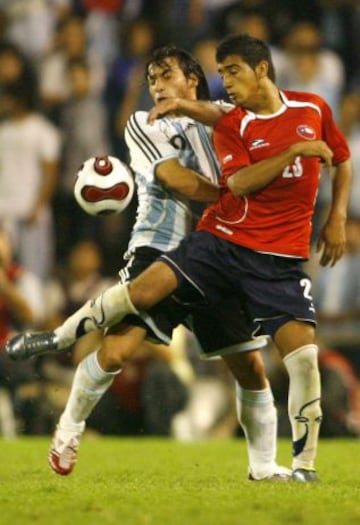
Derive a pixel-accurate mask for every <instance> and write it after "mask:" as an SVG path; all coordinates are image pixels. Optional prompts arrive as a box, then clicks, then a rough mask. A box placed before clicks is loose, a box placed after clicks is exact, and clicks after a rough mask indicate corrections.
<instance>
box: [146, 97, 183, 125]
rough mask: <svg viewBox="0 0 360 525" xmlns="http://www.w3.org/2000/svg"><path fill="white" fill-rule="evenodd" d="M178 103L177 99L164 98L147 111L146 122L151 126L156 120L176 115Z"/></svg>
mask: <svg viewBox="0 0 360 525" xmlns="http://www.w3.org/2000/svg"><path fill="white" fill-rule="evenodd" d="M178 110H179V103H178V99H177V98H166V99H164V100H161V101H160V102H158V103H157V104H155V106H154V107H153V108H152V109H151V110H150V111H149V115H148V118H147V121H148V123H149V124H153V123H154V121H155V120H156V119H159V118H162V117H164V116H165V115H169V114H172V115H176V114H178Z"/></svg>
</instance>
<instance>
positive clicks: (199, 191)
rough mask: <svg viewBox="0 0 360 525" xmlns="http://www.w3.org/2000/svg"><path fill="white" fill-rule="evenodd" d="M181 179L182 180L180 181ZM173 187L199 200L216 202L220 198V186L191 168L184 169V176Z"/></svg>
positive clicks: (184, 194) (190, 197)
mask: <svg viewBox="0 0 360 525" xmlns="http://www.w3.org/2000/svg"><path fill="white" fill-rule="evenodd" d="M180 181H181V182H180ZM180 181H179V182H178V184H177V186H176V187H173V189H174V190H175V191H176V192H178V193H180V194H181V195H183V196H184V197H187V198H188V199H190V200H193V201H197V202H208V203H210V202H215V201H216V200H217V199H218V198H219V188H218V186H215V184H213V183H212V182H210V181H208V180H207V179H206V178H205V177H202V176H201V175H198V174H197V173H196V172H194V171H191V170H186V173H185V170H184V176H183V177H182V178H181V179H180Z"/></svg>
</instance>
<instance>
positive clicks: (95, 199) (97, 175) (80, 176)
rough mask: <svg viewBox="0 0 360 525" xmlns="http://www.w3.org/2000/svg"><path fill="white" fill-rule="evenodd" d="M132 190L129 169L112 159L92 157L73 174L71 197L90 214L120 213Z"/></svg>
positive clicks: (108, 157)
mask: <svg viewBox="0 0 360 525" xmlns="http://www.w3.org/2000/svg"><path fill="white" fill-rule="evenodd" d="M134 190H135V183H134V178H133V176H132V173H131V171H130V168H128V166H127V165H126V164H124V162H122V161H121V160H119V159H118V158H116V157H110V156H108V155H105V156H104V157H92V158H90V159H88V160H86V161H85V162H84V164H83V165H82V166H81V168H80V170H79V171H78V173H77V175H76V180H75V185H74V196H75V199H76V200H77V202H78V204H79V205H80V206H81V208H82V209H83V210H84V211H86V213H89V214H90V215H111V214H116V213H121V212H123V211H124V210H125V208H126V207H127V206H128V205H129V203H130V201H131V199H132V197H133V194H134Z"/></svg>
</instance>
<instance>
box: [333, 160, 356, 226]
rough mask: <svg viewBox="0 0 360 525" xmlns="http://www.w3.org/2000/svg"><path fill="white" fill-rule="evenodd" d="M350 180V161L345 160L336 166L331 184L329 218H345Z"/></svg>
mask: <svg viewBox="0 0 360 525" xmlns="http://www.w3.org/2000/svg"><path fill="white" fill-rule="evenodd" d="M351 180H352V170H351V162H350V160H347V161H345V162H342V163H341V164H338V166H336V171H335V175H334V179H333V186H332V202H331V207H330V211H329V219H334V220H343V221H345V220H346V217H347V207H348V202H349V196H350V189H351Z"/></svg>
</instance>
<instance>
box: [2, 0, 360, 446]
mask: <svg viewBox="0 0 360 525" xmlns="http://www.w3.org/2000/svg"><path fill="white" fill-rule="evenodd" d="M359 27H360V4H359V2H358V1H357V0H306V2H299V1H298V0H240V1H234V0H166V1H164V0H11V1H9V0H0V344H1V345H2V346H3V345H4V342H5V341H6V339H7V337H8V336H9V334H11V333H12V332H13V331H16V330H24V329H25V328H27V327H31V328H38V329H52V328H54V327H55V326H57V325H58V324H59V323H60V322H61V321H62V320H63V319H64V318H65V317H66V316H67V315H69V314H70V313H72V312H73V311H74V310H75V309H76V308H77V307H78V306H79V305H81V304H82V303H83V302H84V301H85V300H86V299H88V298H90V297H92V296H95V295H97V294H98V293H99V291H101V290H102V289H103V288H105V287H106V286H108V285H109V284H110V283H113V282H114V281H115V280H116V277H117V272H118V270H119V269H120V268H121V267H122V266H123V265H124V263H123V260H122V256H123V253H124V251H125V248H126V246H127V242H128V238H129V233H130V229H131V226H132V222H133V219H134V213H135V210H136V199H134V202H133V203H132V204H131V206H130V207H129V209H128V210H127V211H126V212H124V213H123V214H122V215H121V216H108V217H102V218H94V217H90V216H88V215H86V214H85V213H84V212H83V211H82V210H81V209H80V208H79V207H78V205H77V204H76V203H75V201H74V198H73V193H72V188H73V183H74V177H75V174H76V172H77V170H78V169H79V167H80V166H81V164H82V163H83V161H84V160H86V159H87V158H89V157H92V156H95V155H104V154H112V155H115V156H118V157H120V158H121V159H122V160H123V161H125V162H126V161H127V160H128V157H127V150H126V146H125V143H124V135H123V134H124V128H125V124H126V121H127V119H128V117H129V115H130V114H131V113H132V112H133V111H135V110H148V109H150V108H151V106H152V102H151V100H150V98H149V95H148V91H147V86H146V82H145V78H144V64H145V62H146V60H147V58H148V57H149V55H150V53H151V51H152V50H153V49H154V48H156V47H158V46H159V45H164V44H169V43H173V44H176V45H179V46H181V47H183V48H185V49H186V50H188V51H190V52H192V53H193V54H194V55H195V56H196V57H197V58H198V60H199V61H200V63H201V65H202V67H203V69H204V71H205V73H206V76H207V79H208V82H209V86H210V91H211V96H212V98H213V99H214V100H217V99H222V98H225V94H224V92H223V89H222V84H221V80H220V77H219V76H218V74H217V68H216V63H215V58H214V57H215V49H216V45H217V42H218V41H219V39H221V38H222V37H223V36H224V35H226V34H228V33H234V32H247V33H249V34H252V35H253V36H257V37H259V38H261V39H263V40H265V41H267V42H268V43H269V45H270V46H271V49H272V53H273V59H274V64H275V67H276V71H277V84H278V85H279V86H280V87H281V88H284V89H293V90H301V91H311V92H315V93H318V94H320V95H322V96H323V98H325V100H327V102H328V103H329V104H330V106H331V108H332V110H333V112H334V115H335V117H336V119H337V122H338V124H339V126H340V128H341V129H342V131H343V132H344V134H345V135H346V137H347V139H348V141H349V144H350V148H351V151H352V159H353V166H354V182H353V189H352V193H351V202H350V208H349V219H348V225H347V230H348V232H347V233H348V242H347V250H346V254H345V256H344V257H343V259H342V260H341V261H340V262H339V263H338V264H337V265H336V266H335V268H332V269H327V268H326V269H324V268H321V267H320V266H319V265H318V260H317V259H318V257H317V254H316V250H315V245H316V235H317V232H318V231H319V228H320V227H321V224H322V221H323V217H324V214H325V213H326V210H327V206H328V203H329V198H330V194H331V186H330V177H329V174H327V173H324V174H323V176H322V183H321V189H320V193H319V199H318V205H317V210H316V216H315V220H314V253H313V255H312V257H311V259H310V261H309V263H308V264H307V270H308V272H309V273H310V274H311V277H312V279H313V283H314V287H313V296H314V300H315V304H316V306H317V309H318V313H319V346H320V349H321V351H320V356H319V359H320V364H321V369H322V378H323V393H324V400H323V410H324V415H325V418H324V424H323V427H322V434H323V436H339V435H341V436H344V435H345V436H346V435H355V436H358V435H360V386H359V385H360V379H359V378H360V322H359V321H360V36H359V29H358V28H359ZM92 349H93V345H92V342H91V336H90V337H89V338H88V339H87V338H84V339H83V340H81V341H80V343H78V344H77V345H76V347H75V348H74V349H72V351H71V352H65V353H64V354H62V355H60V356H46V357H42V358H38V359H37V360H31V361H28V362H23V363H21V364H19V363H13V362H11V361H9V359H8V358H7V356H6V354H5V353H4V352H0V435H3V436H5V437H8V438H11V437H14V436H16V435H18V434H48V433H50V432H52V430H53V427H54V424H55V422H56V421H57V419H58V417H59V414H60V413H61V412H62V409H63V407H64V404H65V401H66V398H67V395H68V393H69V387H70V385H71V380H72V376H73V373H74V369H75V366H76V364H77V363H78V361H79V359H81V356H83V355H84V352H88V351H90V350H92ZM264 357H265V359H266V362H267V366H268V372H269V376H270V378H271V381H272V387H273V390H274V393H275V397H276V400H277V405H278V408H279V431H280V435H289V433H290V429H289V428H287V416H286V405H287V399H286V395H287V385H286V375H285V374H284V373H283V367H282V363H281V362H280V361H279V359H278V358H277V354H276V349H272V348H267V349H266V350H265V351H264ZM88 428H90V429H93V431H95V432H99V433H103V434H106V433H110V434H118V435H163V436H173V437H174V438H176V439H183V440H191V439H205V438H210V437H215V436H233V435H238V432H239V429H238V426H237V422H236V417H235V413H234V400H233V385H232V383H231V380H230V378H229V375H228V373H227V371H226V370H225V368H224V366H223V364H222V362H221V361H207V362H205V361H201V360H200V359H199V353H198V348H197V345H196V342H195V341H194V340H193V338H192V337H191V335H190V334H189V333H188V332H186V331H185V329H181V328H180V329H178V330H177V331H176V335H175V337H174V341H173V343H172V346H171V347H170V348H166V347H160V346H159V347H158V348H154V346H150V345H146V346H144V347H143V348H140V349H139V352H138V355H137V356H136V359H134V360H133V361H132V362H131V363H128V364H127V365H126V367H125V369H124V371H123V373H122V374H120V375H119V376H118V379H117V380H116V381H115V383H114V386H113V388H112V389H111V391H110V392H109V393H108V394H107V395H106V396H105V398H104V400H102V401H101V402H100V404H99V406H98V407H97V409H96V410H95V412H94V414H93V415H92V416H91V420H90V421H89V425H88Z"/></svg>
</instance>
